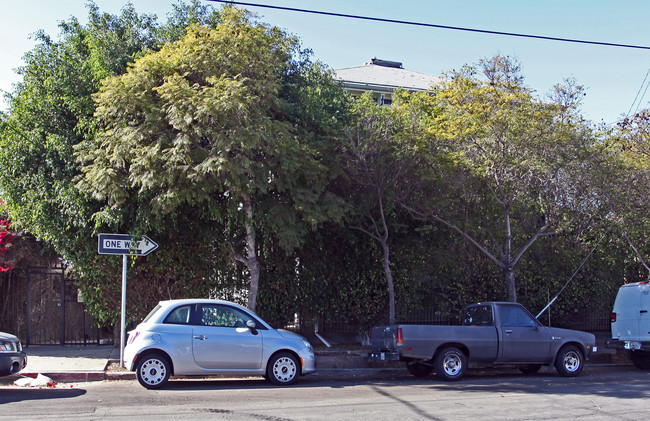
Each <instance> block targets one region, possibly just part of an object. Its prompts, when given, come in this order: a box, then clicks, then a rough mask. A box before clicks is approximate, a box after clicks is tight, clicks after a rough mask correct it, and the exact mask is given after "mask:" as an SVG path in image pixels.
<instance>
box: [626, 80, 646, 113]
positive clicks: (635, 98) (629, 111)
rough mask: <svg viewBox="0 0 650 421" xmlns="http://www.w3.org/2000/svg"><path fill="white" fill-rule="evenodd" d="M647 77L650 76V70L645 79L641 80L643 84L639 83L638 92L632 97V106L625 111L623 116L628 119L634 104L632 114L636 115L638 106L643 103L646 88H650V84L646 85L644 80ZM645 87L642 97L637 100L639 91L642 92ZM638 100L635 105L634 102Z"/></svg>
mask: <svg viewBox="0 0 650 421" xmlns="http://www.w3.org/2000/svg"><path fill="white" fill-rule="evenodd" d="M648 75H650V69H648V71H647V72H646V74H645V77H644V78H643V82H641V86H639V90H638V91H637V93H636V96H635V97H634V101H632V105H630V109H629V110H628V111H627V114H626V115H625V116H626V117H628V116H629V115H630V114H631V113H632V108H633V107H634V104H636V108H635V109H634V113H635V114H636V112H637V110H638V109H639V106H640V105H641V102H642V101H643V97H645V94H646V93H647V92H648V86H650V83H649V84H648V85H646V83H645V82H646V80H647V79H648ZM644 86H645V90H644V91H643V95H641V98H639V94H640V93H641V90H643V87H644ZM637 99H638V100H639V102H638V103H637V101H636V100H637Z"/></svg>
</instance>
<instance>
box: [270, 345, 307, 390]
mask: <svg viewBox="0 0 650 421" xmlns="http://www.w3.org/2000/svg"><path fill="white" fill-rule="evenodd" d="M299 374H300V365H299V363H298V359H297V358H296V357H295V356H294V355H293V354H291V353H289V352H279V353H277V354H275V355H274V356H272V357H271V359H270V360H269V363H268V365H267V367H266V377H267V378H268V380H269V381H271V383H273V384H277V385H281V386H287V385H290V384H291V383H293V382H295V381H296V379H297V378H298V375H299Z"/></svg>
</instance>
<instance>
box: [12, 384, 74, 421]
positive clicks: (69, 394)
mask: <svg viewBox="0 0 650 421" xmlns="http://www.w3.org/2000/svg"><path fill="white" fill-rule="evenodd" d="M85 394H86V390H84V389H76V388H75V389H59V388H54V389H31V388H20V389H14V388H11V389H4V388H3V389H2V392H1V393H0V405H2V404H5V403H11V402H21V401H34V400H43V399H66V398H76V397H77V396H82V395H85ZM17 416H18V414H17Z"/></svg>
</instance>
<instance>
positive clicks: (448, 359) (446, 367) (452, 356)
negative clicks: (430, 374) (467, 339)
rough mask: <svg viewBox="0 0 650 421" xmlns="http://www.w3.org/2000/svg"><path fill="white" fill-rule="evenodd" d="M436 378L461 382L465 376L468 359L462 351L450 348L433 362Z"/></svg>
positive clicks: (440, 353) (439, 354)
mask: <svg viewBox="0 0 650 421" xmlns="http://www.w3.org/2000/svg"><path fill="white" fill-rule="evenodd" d="M433 366H434V368H435V370H436V376H437V377H438V378H439V379H441V380H447V381H456V380H460V379H461V378H462V377H463V375H464V374H465V368H466V366H467V357H466V356H465V354H463V351H461V350H460V349H458V348H456V347H453V346H450V347H448V348H444V349H443V350H442V351H440V352H439V353H438V354H437V355H436V358H435V359H434V361H433Z"/></svg>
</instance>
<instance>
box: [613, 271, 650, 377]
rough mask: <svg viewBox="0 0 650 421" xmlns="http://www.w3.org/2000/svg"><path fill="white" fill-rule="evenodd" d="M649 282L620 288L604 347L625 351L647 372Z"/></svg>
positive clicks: (649, 363) (649, 364) (649, 365)
mask: <svg viewBox="0 0 650 421" xmlns="http://www.w3.org/2000/svg"><path fill="white" fill-rule="evenodd" d="M648 311H650V283H649V282H648V281H644V282H633V283H631V284H625V285H623V286H621V287H620V288H619V290H618V294H616V300H615V301H614V308H613V309H612V317H611V329H612V339H611V340H610V341H609V342H608V344H607V345H608V347H610V348H615V349H624V350H626V353H627V356H628V357H629V358H630V359H631V360H632V363H633V364H634V365H635V366H636V367H637V368H640V369H644V370H648V369H650V313H648Z"/></svg>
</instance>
